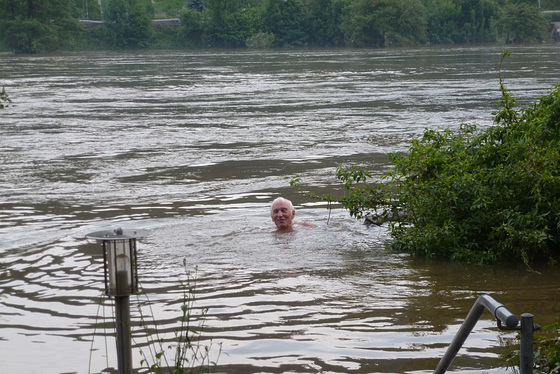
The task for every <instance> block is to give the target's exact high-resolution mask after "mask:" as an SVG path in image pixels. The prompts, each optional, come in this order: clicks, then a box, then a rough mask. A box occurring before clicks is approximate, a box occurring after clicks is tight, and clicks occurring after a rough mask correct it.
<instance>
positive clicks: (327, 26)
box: [304, 0, 348, 46]
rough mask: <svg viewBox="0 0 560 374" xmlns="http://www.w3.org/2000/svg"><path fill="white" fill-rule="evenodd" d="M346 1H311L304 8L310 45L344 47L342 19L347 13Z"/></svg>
mask: <svg viewBox="0 0 560 374" xmlns="http://www.w3.org/2000/svg"><path fill="white" fill-rule="evenodd" d="M347 4H348V2H347V1H345V0H310V1H309V2H308V3H306V7H305V8H304V12H305V22H304V24H305V25H306V31H307V34H308V35H309V44H310V45H314V46H343V45H344V33H343V32H342V29H341V24H342V19H343V16H344V14H345V12H346V11H347Z"/></svg>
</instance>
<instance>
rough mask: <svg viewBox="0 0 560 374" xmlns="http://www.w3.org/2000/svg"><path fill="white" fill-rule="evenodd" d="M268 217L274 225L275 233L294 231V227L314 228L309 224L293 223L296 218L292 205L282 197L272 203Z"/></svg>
mask: <svg viewBox="0 0 560 374" xmlns="http://www.w3.org/2000/svg"><path fill="white" fill-rule="evenodd" d="M270 216H271V217H272V221H273V222H274V224H275V225H276V231H277V232H291V231H294V225H301V226H310V227H315V225H314V224H312V223H309V222H294V217H295V216H296V210H295V208H294V205H293V204H292V202H291V201H290V200H288V199H284V198H283V197H278V198H276V199H275V200H274V201H273V202H272V205H271V206H270Z"/></svg>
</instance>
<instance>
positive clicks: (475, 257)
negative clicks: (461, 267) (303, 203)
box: [323, 84, 560, 266]
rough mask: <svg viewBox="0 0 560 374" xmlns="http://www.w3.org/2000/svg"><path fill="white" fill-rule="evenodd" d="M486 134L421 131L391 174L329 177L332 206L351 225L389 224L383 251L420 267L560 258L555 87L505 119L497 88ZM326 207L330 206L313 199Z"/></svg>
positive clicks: (505, 100)
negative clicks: (364, 221) (419, 259)
mask: <svg viewBox="0 0 560 374" xmlns="http://www.w3.org/2000/svg"><path fill="white" fill-rule="evenodd" d="M501 89H502V100H501V103H500V104H501V110H499V112H498V113H497V114H496V116H495V124H494V125H493V126H492V127H490V128H488V129H486V130H479V129H477V126H476V125H475V124H472V125H468V124H463V125H461V126H460V128H459V129H457V130H451V129H443V130H434V129H427V130H426V131H425V132H424V135H423V136H422V137H420V138H418V139H414V140H413V141H412V144H411V146H410V148H409V150H408V152H406V153H393V154H392V155H391V161H392V163H393V166H392V169H391V170H390V171H389V172H388V173H386V174H385V175H384V177H383V178H382V179H381V182H380V183H377V184H374V185H369V184H367V179H368V177H369V173H368V172H367V171H365V170H363V169H360V168H357V167H350V168H342V167H341V168H339V171H338V175H337V176H338V179H339V180H340V181H342V182H343V183H344V187H345V191H346V194H345V196H343V197H342V198H339V199H337V200H338V201H339V202H341V203H342V204H343V205H344V206H345V207H346V208H348V209H349V210H350V213H351V215H353V216H354V217H357V218H363V217H368V220H370V221H373V222H383V221H390V231H391V236H392V240H391V242H390V246H392V247H393V248H394V249H397V250H400V251H407V252H411V253H415V254H420V255H422V256H426V257H429V258H431V257H437V258H448V259H456V260H460V261H468V262H479V263H491V262H496V261H508V260H512V261H513V260H521V261H523V262H524V263H525V264H527V265H528V266H530V265H531V264H532V263H534V262H535V261H539V262H540V261H542V260H545V261H547V260H548V261H551V262H556V261H557V260H558V258H559V257H560V86H556V87H554V88H553V89H552V90H551V91H550V93H549V94H548V95H546V96H544V97H541V98H540V99H538V100H537V101H536V102H535V103H534V104H532V105H530V106H528V107H526V108H522V109H518V110H516V109H515V99H514V98H513V97H511V96H510V95H509V93H508V91H507V89H506V88H505V87H504V86H503V84H502V85H501ZM323 198H325V199H327V200H329V199H330V200H332V198H331V197H328V196H327V197H323Z"/></svg>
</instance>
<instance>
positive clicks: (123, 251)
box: [86, 228, 148, 374]
mask: <svg viewBox="0 0 560 374" xmlns="http://www.w3.org/2000/svg"><path fill="white" fill-rule="evenodd" d="M147 234H148V232H147V231H146V230H127V231H124V230H123V229H121V228H118V229H116V230H114V231H98V232H93V233H91V234H88V235H86V237H88V238H90V239H95V240H100V241H102V242H103V269H104V275H105V293H106V294H107V296H109V297H114V298H115V316H116V333H117V360H118V369H119V374H132V337H131V332H130V295H131V294H135V293H138V266H137V265H138V264H137V260H136V256H137V251H136V239H138V238H141V237H143V236H146V235H147Z"/></svg>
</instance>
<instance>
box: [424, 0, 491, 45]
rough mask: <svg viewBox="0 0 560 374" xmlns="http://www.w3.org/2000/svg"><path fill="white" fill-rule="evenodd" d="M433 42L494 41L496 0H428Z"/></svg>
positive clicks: (427, 7) (431, 39)
mask: <svg viewBox="0 0 560 374" xmlns="http://www.w3.org/2000/svg"><path fill="white" fill-rule="evenodd" d="M426 3H427V4H426V9H427V13H428V32H429V36H430V41H431V42H432V43H483V42H493V41H495V40H496V25H495V24H496V22H497V19H498V17H499V6H498V3H497V2H496V1H495V0H460V1H457V0H429V1H427V2H426Z"/></svg>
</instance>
